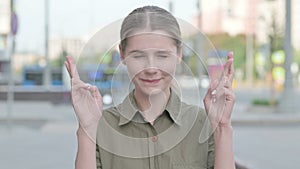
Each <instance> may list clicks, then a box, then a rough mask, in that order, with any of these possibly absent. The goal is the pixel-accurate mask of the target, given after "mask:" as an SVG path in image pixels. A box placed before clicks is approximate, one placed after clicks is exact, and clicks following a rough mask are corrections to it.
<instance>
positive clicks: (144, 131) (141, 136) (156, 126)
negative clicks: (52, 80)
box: [65, 6, 235, 169]
mask: <svg viewBox="0 0 300 169" xmlns="http://www.w3.org/2000/svg"><path fill="white" fill-rule="evenodd" d="M180 36H181V33H180V28H179V25H178V23H177V21H176V19H175V18H174V16H172V15H171V14H170V13H169V12H167V11H166V10H164V9H161V8H159V7H156V6H145V7H141V8H137V9H135V10H134V11H132V12H131V13H130V14H129V15H128V16H127V17H126V18H125V19H124V21H123V23H122V27H121V43H120V45H119V50H120V55H121V59H122V64H124V65H126V66H127V70H128V75H129V77H130V79H131V81H132V83H133V84H134V90H133V91H131V92H130V93H129V94H128V96H127V97H126V98H125V99H124V101H123V102H122V103H121V104H119V105H117V106H115V107H112V108H109V109H106V110H102V98H101V95H100V93H99V91H98V89H97V87H96V86H91V85H88V84H85V83H84V82H82V81H81V80H80V78H79V75H78V72H77V70H76V65H75V63H74V61H73V59H72V58H71V57H69V56H68V57H67V60H66V62H65V66H66V68H67V70H68V72H69V75H70V77H71V84H72V91H71V96H72V104H73V107H74V110H75V113H76V115H77V117H78V120H79V128H78V131H77V138H78V152H77V157H76V168H77V169H81V168H82V169H83V168H84V169H95V168H103V169H111V168H113V169H118V168H122V169H126V168H128V169H134V168H139V169H143V168H153V169H154V168H155V169H157V168H160V169H168V168H201V169H202V168H216V169H234V168H235V165H234V155H233V146H232V132H233V131H232V127H231V121H230V116H231V112H232V108H233V105H234V102H235V96H234V93H233V91H232V88H231V84H232V79H233V73H234V70H233V56H232V53H230V54H229V57H228V60H227V62H226V63H225V66H224V73H223V75H222V77H221V78H220V79H219V80H218V81H214V82H212V84H211V86H210V88H209V89H208V91H207V94H206V96H205V98H204V105H205V110H206V111H204V110H202V109H200V108H198V107H196V106H192V105H188V104H185V103H183V102H182V101H181V99H180V97H179V96H178V93H176V92H175V91H174V89H173V88H172V81H173V80H174V74H175V70H176V65H177V64H178V63H180V61H181V59H182V42H181V37H180ZM206 117H208V119H209V122H210V123H209V125H207V123H206V122H205V121H206ZM207 126H210V127H207ZM207 128H209V130H210V131H211V129H212V130H213V135H207V137H204V138H207V139H203V138H202V139H201V138H199V136H200V137H201V136H203V131H205V130H206V129H207ZM206 133H207V132H206ZM208 133H209V132H208ZM199 140H202V141H199Z"/></svg>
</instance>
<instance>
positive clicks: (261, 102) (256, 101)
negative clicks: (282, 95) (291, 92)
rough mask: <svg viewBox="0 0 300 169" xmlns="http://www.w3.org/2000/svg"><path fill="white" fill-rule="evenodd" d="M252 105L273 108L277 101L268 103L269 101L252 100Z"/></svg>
mask: <svg viewBox="0 0 300 169" xmlns="http://www.w3.org/2000/svg"><path fill="white" fill-rule="evenodd" d="M252 104H253V105H259V106H275V105H277V104H278V101H277V100H273V101H270V100H269V99H254V100H252Z"/></svg>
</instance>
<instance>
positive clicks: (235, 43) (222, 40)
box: [208, 34, 246, 70]
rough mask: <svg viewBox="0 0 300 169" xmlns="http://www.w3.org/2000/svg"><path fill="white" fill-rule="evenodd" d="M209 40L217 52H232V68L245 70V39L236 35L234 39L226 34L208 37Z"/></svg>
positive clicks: (243, 36)
mask: <svg viewBox="0 0 300 169" xmlns="http://www.w3.org/2000/svg"><path fill="white" fill-rule="evenodd" d="M208 37H209V39H210V40H211V41H212V43H213V45H214V46H215V48H216V49H218V50H227V51H233V52H234V67H235V69H236V68H240V69H242V70H245V66H246V37H245V35H237V36H234V37H231V36H229V35H228V34H219V35H209V36H208Z"/></svg>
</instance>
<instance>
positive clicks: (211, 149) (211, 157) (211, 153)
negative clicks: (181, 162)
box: [207, 135, 215, 169]
mask: <svg viewBox="0 0 300 169" xmlns="http://www.w3.org/2000/svg"><path fill="white" fill-rule="evenodd" d="M214 164H215V141H214V135H211V136H210V138H209V140H208V153H207V168H208V169H214Z"/></svg>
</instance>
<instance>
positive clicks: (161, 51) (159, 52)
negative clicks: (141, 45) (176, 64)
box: [128, 50, 173, 54]
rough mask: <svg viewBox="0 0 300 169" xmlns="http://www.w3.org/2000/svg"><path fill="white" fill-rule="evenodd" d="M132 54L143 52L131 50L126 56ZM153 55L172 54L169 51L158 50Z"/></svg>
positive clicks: (141, 51)
mask: <svg viewBox="0 0 300 169" xmlns="http://www.w3.org/2000/svg"><path fill="white" fill-rule="evenodd" d="M132 53H145V52H144V51H143V50H132V51H130V52H129V53H128V54H132ZM155 53H157V54H172V53H173V52H172V51H169V50H159V51H155Z"/></svg>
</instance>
